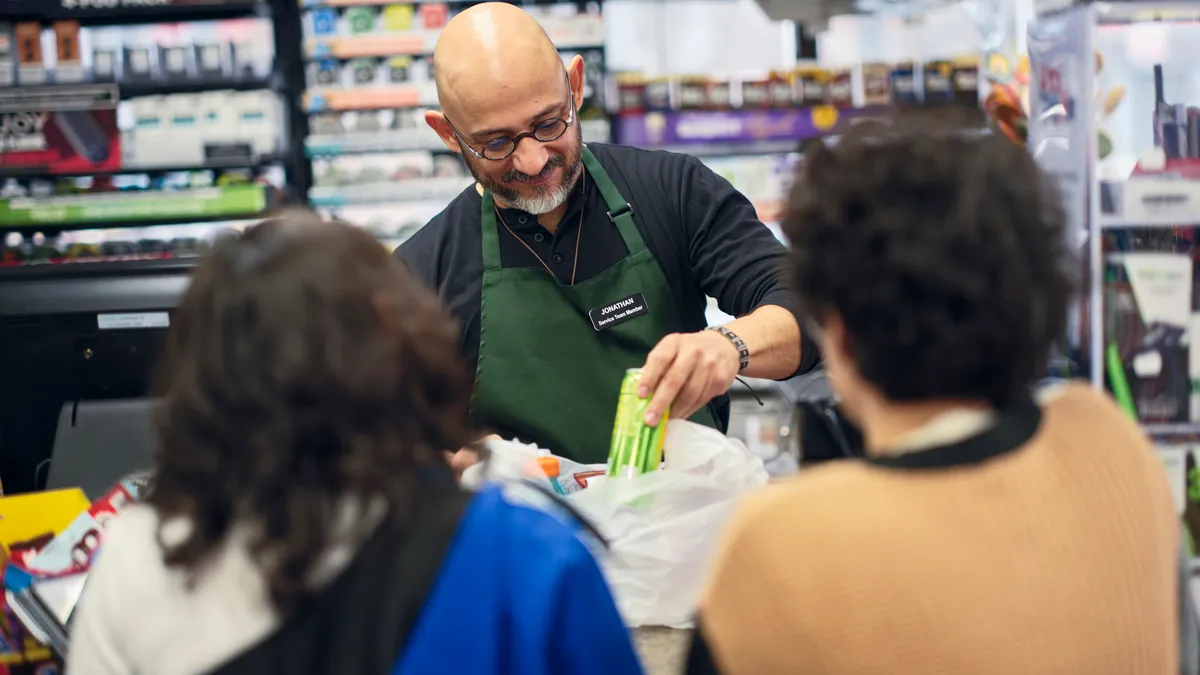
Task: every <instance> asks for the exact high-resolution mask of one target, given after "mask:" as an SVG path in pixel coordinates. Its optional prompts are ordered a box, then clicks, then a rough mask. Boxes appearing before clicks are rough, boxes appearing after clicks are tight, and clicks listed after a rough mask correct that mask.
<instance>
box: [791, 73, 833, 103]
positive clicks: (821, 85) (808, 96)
mask: <svg viewBox="0 0 1200 675" xmlns="http://www.w3.org/2000/svg"><path fill="white" fill-rule="evenodd" d="M831 80H832V75H831V73H830V72H829V71H827V70H823V69H820V68H800V69H797V70H796V73H795V75H794V77H793V80H792V82H793V100H794V101H795V102H796V105H804V106H814V105H825V104H827V103H830V100H829V86H830V81H831Z"/></svg>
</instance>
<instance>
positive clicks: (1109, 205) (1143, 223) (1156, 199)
mask: <svg viewBox="0 0 1200 675" xmlns="http://www.w3.org/2000/svg"><path fill="white" fill-rule="evenodd" d="M1100 190H1101V204H1102V206H1103V207H1104V209H1105V210H1106V211H1108V213H1101V214H1100V227H1101V228H1103V229H1117V228H1131V227H1132V228H1136V227H1180V226H1188V225H1200V181H1196V180H1181V179H1177V178H1167V177H1161V176H1155V175H1153V174H1150V175H1142V176H1134V177H1132V178H1130V179H1129V180H1125V181H1105V182H1103V183H1101V184H1100Z"/></svg>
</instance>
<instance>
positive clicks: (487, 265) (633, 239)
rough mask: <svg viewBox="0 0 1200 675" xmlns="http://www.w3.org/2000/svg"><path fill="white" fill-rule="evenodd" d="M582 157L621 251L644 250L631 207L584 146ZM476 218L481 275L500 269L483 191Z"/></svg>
mask: <svg viewBox="0 0 1200 675" xmlns="http://www.w3.org/2000/svg"><path fill="white" fill-rule="evenodd" d="M582 155H583V166H584V168H586V169H587V172H588V173H589V174H591V175H592V180H593V181H594V182H595V183H596V188H597V189H598V190H600V195H601V196H602V197H604V204H605V206H607V207H608V219H609V220H610V221H612V223H613V225H616V226H617V231H618V232H620V233H621V238H622V239H624V240H625V248H627V249H629V253H630V254H633V253H637V252H638V251H640V250H642V249H644V248H646V242H645V241H644V240H643V239H642V233H641V232H639V231H638V229H637V224H636V223H634V222H633V207H632V206H630V205H629V202H627V201H625V198H624V197H622V196H621V191H620V190H618V189H617V186H616V184H615V183H613V182H612V179H611V178H609V177H608V172H607V171H605V170H604V167H603V166H601V165H600V161H599V160H597V159H596V156H595V155H593V154H592V151H591V150H588V149H587V146H584V147H583V152H582ZM479 215H480V219H481V221H482V224H483V269H484V271H485V272H487V271H496V270H499V269H500V229H499V226H500V223H499V222H498V221H497V220H496V200H495V199H494V198H493V197H492V193H491V192H488V191H487V190H484V191H483V207H482V210H481V213H480V214H479Z"/></svg>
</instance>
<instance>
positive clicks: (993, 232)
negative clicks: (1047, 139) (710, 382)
mask: <svg viewBox="0 0 1200 675" xmlns="http://www.w3.org/2000/svg"><path fill="white" fill-rule="evenodd" d="M910 126H911V127H913V128H909V127H910ZM1059 204H1060V202H1059V199H1058V196H1057V195H1056V193H1055V191H1054V190H1053V189H1052V188H1051V187H1050V185H1048V183H1047V179H1046V178H1045V177H1044V176H1043V175H1042V174H1041V173H1040V172H1039V171H1038V169H1037V167H1036V166H1035V164H1034V162H1033V160H1032V158H1031V157H1030V156H1029V155H1028V153H1026V152H1025V150H1024V149H1022V148H1020V147H1018V146H1016V145H1014V144H1013V143H1012V142H1011V141H1009V140H1007V139H1006V138H1004V137H1002V136H998V135H987V134H981V133H979V132H974V133H968V132H965V131H963V132H950V131H932V130H929V129H925V130H922V129H921V128H920V123H918V122H914V121H912V120H908V121H898V122H896V125H895V126H894V127H891V128H889V129H888V131H886V132H885V133H879V132H872V133H860V134H853V135H851V136H849V137H847V138H845V139H843V140H842V141H841V142H840V143H839V144H837V145H836V146H835V147H832V148H818V149H817V150H815V151H814V152H813V153H812V154H811V156H809V157H808V158H807V161H806V163H805V165H804V167H803V169H802V170H801V174H800V175H799V177H798V179H797V181H796V183H795V187H794V188H793V190H792V194H791V202H790V208H789V212H788V214H787V217H786V220H785V223H784V229H785V231H786V232H787V234H788V236H789V237H790V239H791V243H792V247H793V252H792V256H791V262H790V265H791V269H792V272H793V280H794V284H795V287H796V290H797V292H798V294H799V296H800V298H801V300H802V303H803V305H804V307H805V309H806V310H807V311H808V312H810V314H811V316H812V317H813V319H814V323H815V325H816V326H818V327H819V328H820V331H821V333H822V338H821V342H822V351H823V353H824V356H825V366H826V368H827V369H828V372H829V376H830V379H831V382H832V384H833V386H834V388H835V390H836V392H837V394H838V395H839V396H840V399H841V404H842V406H843V408H844V410H845V412H846V413H847V415H849V416H850V417H851V418H852V419H853V420H854V421H856V422H857V423H858V425H859V426H860V427H861V429H862V431H863V433H864V437H865V442H866V446H867V447H866V450H867V455H868V458H867V459H866V460H865V461H849V460H848V461H845V462H835V463H832V464H831V465H827V466H822V467H817V468H813V469H812V470H811V471H808V472H802V475H801V476H800V477H798V478H797V479H795V480H794V481H791V482H788V483H785V484H781V485H777V486H774V487H772V488H769V489H768V490H766V491H764V492H763V493H761V494H759V495H757V496H755V497H753V498H751V499H750V500H748V502H747V503H746V504H745V505H744V506H743V507H742V508H741V509H740V512H739V513H738V515H737V516H735V518H734V519H733V522H732V525H731V526H730V529H729V531H728V532H727V535H726V539H725V542H724V546H723V550H722V552H721V553H720V554H719V555H718V560H717V562H716V566H715V572H714V576H713V578H712V580H711V584H710V586H709V588H708V590H707V591H706V594H705V596H704V598H703V601H702V607H701V613H700V624H701V628H700V630H699V631H698V632H699V639H698V640H697V641H696V643H695V645H694V647H693V653H692V655H691V672H694V673H704V672H710V673H711V672H720V673H724V674H726V675H765V674H767V673H804V674H805V675H840V674H843V673H845V674H849V673H856V674H867V673H890V674H893V675H895V674H912V675H968V674H969V675H1016V674H1018V673H1019V674H1020V675H1051V674H1055V675H1060V674H1062V673H1087V674H1088V675H1166V674H1167V673H1177V672H1178V667H1179V661H1178V652H1177V646H1176V640H1177V637H1178V626H1177V614H1176V607H1177V605H1176V601H1177V591H1178V583H1177V569H1178V568H1177V565H1178V558H1177V556H1178V552H1179V546H1180V538H1179V523H1178V520H1177V518H1176V517H1175V514H1174V509H1173V508H1172V501H1171V496H1170V492H1169V489H1168V486H1167V483H1166V480H1165V477H1164V473H1163V467H1162V464H1161V461H1160V460H1159V459H1158V458H1157V457H1156V456H1155V452H1154V450H1153V449H1152V447H1151V446H1150V444H1149V442H1148V441H1147V439H1146V438H1145V437H1144V436H1143V435H1142V433H1141V432H1140V431H1139V430H1138V428H1137V427H1136V426H1135V425H1134V424H1133V423H1132V422H1131V421H1130V420H1128V419H1126V418H1125V417H1124V416H1122V414H1121V413H1120V412H1119V411H1118V409H1117V407H1116V406H1115V405H1114V404H1113V403H1112V402H1111V401H1110V400H1109V399H1108V398H1106V397H1105V396H1104V395H1103V394H1102V393H1100V392H1097V391H1094V390H1092V389H1090V388H1089V387H1087V386H1086V385H1083V384H1070V385H1065V386H1063V387H1060V388H1058V389H1057V390H1055V391H1053V392H1050V391H1043V392H1042V393H1041V394H1035V393H1034V392H1033V391H1032V387H1033V386H1034V384H1035V382H1036V381H1037V380H1039V378H1040V376H1041V375H1042V374H1043V373H1044V372H1045V369H1046V367H1047V364H1048V359H1049V356H1050V353H1051V349H1052V346H1053V345H1054V343H1055V342H1056V341H1058V340H1059V339H1060V338H1061V337H1062V336H1063V335H1064V333H1065V329H1066V316H1067V310H1068V304H1069V302H1070V300H1071V297H1072V292H1073V288H1074V284H1073V274H1072V271H1073V270H1074V269H1077V267H1078V266H1077V264H1076V262H1075V261H1073V260H1072V257H1073V256H1072V254H1071V251H1070V250H1069V244H1068V242H1069V241H1070V238H1069V237H1068V232H1067V231H1066V227H1065V218H1064V215H1063V212H1062V209H1061V208H1060V206H1059Z"/></svg>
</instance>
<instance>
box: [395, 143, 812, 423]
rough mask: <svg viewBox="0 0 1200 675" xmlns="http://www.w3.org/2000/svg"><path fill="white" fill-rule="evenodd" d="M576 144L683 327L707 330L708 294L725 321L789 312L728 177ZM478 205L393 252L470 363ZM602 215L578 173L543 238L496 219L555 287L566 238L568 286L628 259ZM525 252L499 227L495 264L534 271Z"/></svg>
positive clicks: (778, 252) (637, 152)
mask: <svg viewBox="0 0 1200 675" xmlns="http://www.w3.org/2000/svg"><path fill="white" fill-rule="evenodd" d="M588 148H589V149H590V150H591V151H592V153H593V154H594V155H595V156H596V159H597V160H599V161H600V164H601V165H603V166H604V168H605V170H607V171H608V175H609V177H610V178H612V180H613V183H615V184H616V186H617V188H618V189H619V190H620V191H621V195H622V196H624V197H625V199H626V200H627V201H628V202H629V203H630V204H631V205H632V206H633V210H634V222H636V223H637V228H638V231H639V232H641V234H642V238H643V239H644V240H645V242H646V247H647V248H649V249H650V252H651V253H652V254H653V255H654V259H655V260H657V261H658V264H659V266H660V267H662V270H663V274H664V275H665V276H666V278H667V283H668V284H670V286H671V290H672V292H673V293H674V296H675V300H676V305H677V307H678V310H679V314H680V316H681V317H682V320H683V322H684V326H683V330H684V331H685V332H692V331H699V330H703V329H704V327H705V326H706V325H708V322H707V320H706V319H705V310H706V309H707V307H708V299H707V298H708V297H713V298H716V300H717V302H718V304H719V305H720V308H721V311H723V312H725V313H726V314H730V315H732V316H743V315H745V314H749V313H750V312H752V311H754V310H755V309H756V308H758V307H761V306H763V305H779V306H781V307H784V308H786V309H788V310H791V311H792V312H793V313H797V311H798V308H797V305H796V301H795V298H794V297H793V295H792V294H791V293H790V292H789V291H788V290H787V289H786V286H785V281H784V262H785V256H786V253H787V251H786V249H785V248H784V246H783V245H782V244H781V243H780V242H779V240H778V239H776V238H775V235H774V234H773V233H772V232H771V230H770V229H769V228H767V226H766V225H763V224H762V223H761V222H760V221H759V220H758V216H757V215H756V213H755V210H754V206H753V205H752V204H751V203H750V200H748V199H746V197H745V196H744V195H742V194H741V193H740V192H738V191H737V190H735V189H734V188H733V186H732V185H730V183H729V181H727V180H725V179H724V178H722V177H720V176H718V175H717V174H716V173H715V172H713V171H712V170H711V169H709V168H708V167H707V166H705V165H704V163H702V162H701V161H700V160H698V159H696V158H695V157H692V156H691V155H681V154H676V153H671V152H664V151H649V150H641V149H638V148H631V147H627V146H621V145H606V144H600V143H588ZM482 203H483V198H482V197H481V196H480V195H479V193H478V192H477V191H476V189H475V186H473V185H472V186H471V187H470V188H468V189H466V190H464V191H463V193H462V194H460V195H459V196H458V197H456V198H455V199H454V201H452V202H450V205H449V206H447V207H446V209H445V210H444V211H442V212H441V213H439V214H438V215H437V216H435V217H434V218H433V220H431V221H429V224H428V225H426V226H425V227H423V228H421V230H420V231H419V232H417V233H416V234H414V235H413V236H412V238H411V239H409V240H408V241H406V242H404V244H402V245H401V246H400V247H399V248H398V249H396V255H397V256H398V257H399V258H400V259H401V260H403V261H404V262H405V263H407V264H408V266H409V268H411V269H412V271H413V272H414V273H415V274H416V275H417V276H418V277H419V278H421V279H424V280H425V281H426V283H428V284H429V285H430V287H432V288H434V289H436V290H437V293H438V295H439V297H440V298H441V300H442V302H443V303H444V304H445V306H446V308H447V309H448V310H449V311H450V312H451V313H452V314H453V315H454V317H455V318H456V319H458V322H459V325H460V326H461V327H462V354H463V357H464V358H465V359H466V361H467V363H468V365H469V366H470V367H471V369H472V370H474V369H475V364H476V361H477V359H478V358H479V309H480V296H481V288H482V280H483V247H482V236H481V228H482V226H481V223H480V209H481V206H482ZM607 214H608V208H607V206H606V205H605V203H604V198H603V197H602V196H601V195H600V192H599V190H597V189H596V184H595V181H593V180H592V179H591V177H590V176H588V177H586V179H584V180H581V181H580V182H579V187H578V188H577V190H576V192H575V193H574V194H573V195H572V196H571V198H570V200H569V201H568V204H567V212H566V215H564V216H563V218H562V221H561V222H560V223H559V225H558V228H557V230H556V231H555V232H553V233H552V232H550V231H548V230H546V229H545V228H543V227H542V226H541V225H539V224H538V221H537V217H536V216H534V215H532V214H529V213H525V212H523V211H519V210H515V209H504V210H501V215H502V216H503V218H504V222H505V223H507V224H508V226H509V227H510V228H512V230H513V232H515V233H516V235H517V236H518V237H520V238H521V239H522V240H523V241H524V242H525V244H527V245H528V246H529V249H533V251H535V252H536V253H537V255H538V256H540V257H541V258H542V260H544V261H545V262H546V265H548V266H549V267H550V269H552V270H553V271H554V273H555V275H556V276H558V278H559V279H560V280H561V281H562V282H563V283H571V273H572V269H573V267H574V265H575V247H576V242H577V241H578V244H579V267H578V269H577V270H575V283H579V282H582V281H586V280H588V279H590V278H592V277H594V276H596V275H597V274H599V273H600V272H603V271H604V270H606V269H608V268H609V267H612V266H613V265H614V264H616V263H617V262H618V261H619V260H621V259H622V258H624V257H625V256H626V255H628V253H629V251H628V249H627V248H626V246H625V242H624V241H623V240H622V239H621V234H620V232H619V231H618V230H617V228H616V226H615V225H613V224H612V222H610V221H609V219H608V215H607ZM580 216H582V232H583V236H582V239H580V234H579V233H580V230H581V226H580ZM529 249H527V248H526V247H525V246H523V245H522V244H521V241H518V240H517V239H516V238H515V237H513V236H512V235H510V234H509V233H508V232H507V231H505V230H503V229H502V230H501V232H500V262H501V264H502V265H503V266H504V267H536V268H541V267H542V263H540V262H539V261H538V259H537V257H535V256H534V255H533V254H532V253H530V251H529ZM809 345H810V343H809V342H808V341H807V340H805V348H804V349H803V354H802V358H803V361H804V363H803V364H802V365H801V369H800V370H801V372H803V371H806V370H809V369H811V368H812V367H813V366H814V365H815V364H816V363H817V361H818V357H817V350H816V348H815V347H810V346H809ZM614 396H615V393H614ZM718 412H719V413H720V417H721V418H722V421H723V423H724V421H726V420H728V400H724V401H721V402H719V404H718Z"/></svg>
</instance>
